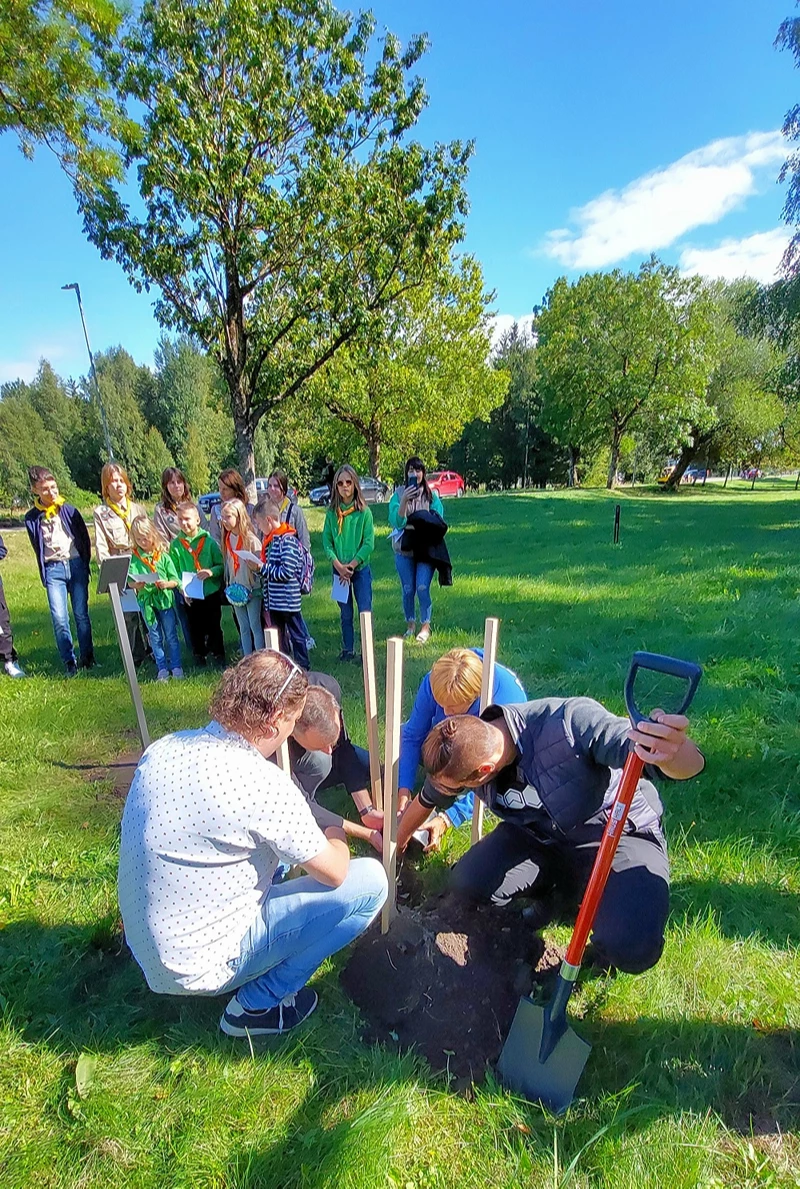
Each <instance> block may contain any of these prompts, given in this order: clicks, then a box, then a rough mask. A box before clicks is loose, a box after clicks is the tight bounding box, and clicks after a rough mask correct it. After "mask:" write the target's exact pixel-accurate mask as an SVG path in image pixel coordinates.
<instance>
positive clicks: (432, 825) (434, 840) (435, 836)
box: [423, 814, 450, 855]
mask: <svg viewBox="0 0 800 1189" xmlns="http://www.w3.org/2000/svg"><path fill="white" fill-rule="evenodd" d="M449 825H450V823H449V822H448V820H447V818H446V817H445V816H444V815H443V814H437V815H436V817H432V818H431V820H430V821H429V822H428V823H427V825H426V826H425V829H426V830H427V831H428V836H429V838H428V845H427V846H425V847H423V850H424V852H425V854H426V855H432V854H433V853H434V852H435V851H437V850H439V848H440V847H441V845H442V839H443V838H444V836H445V834H446V833H447V829H448V826H449Z"/></svg>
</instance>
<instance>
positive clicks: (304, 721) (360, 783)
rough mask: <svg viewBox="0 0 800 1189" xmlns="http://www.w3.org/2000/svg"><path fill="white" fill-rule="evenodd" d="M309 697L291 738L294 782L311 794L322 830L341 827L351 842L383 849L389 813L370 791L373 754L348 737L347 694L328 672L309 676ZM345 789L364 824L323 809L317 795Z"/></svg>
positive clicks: (309, 801)
mask: <svg viewBox="0 0 800 1189" xmlns="http://www.w3.org/2000/svg"><path fill="white" fill-rule="evenodd" d="M307 677H308V695H307V697H306V702H305V706H304V707H303V712H302V714H301V715H300V716H299V718H298V719H297V721H296V722H295V725H294V730H293V731H292V735H291V738H290V739H289V756H290V758H291V762H292V777H293V779H294V781H295V783H296V784H298V785H299V786H300V788H301V789H302V790H303V792H304V793H305V794H306V799H307V800H308V803H309V805H310V806H311V812H312V813H313V814H314V818H315V820H316V821H317V823H318V824H319V825H321V826H323V827H324V826H327V825H338V826H341V827H342V829H343V830H344V832H345V833H346V834H348V835H349V836H350V837H351V838H360V839H362V840H363V841H365V842H369V843H370V844H371V845H372V846H374V847H375V849H376V850H377V851H379V852H381V851H382V849H383V837H382V834H381V831H382V830H383V814H382V813H381V812H380V811H378V810H376V809H375V807H374V805H373V804H372V798H371V796H370V794H369V792H368V791H367V785H368V784H369V780H370V772H369V752H368V751H367V750H366V749H365V748H363V747H358V746H356V744H355V743H353V741H352V740H351V738H350V736H349V735H348V733H347V727H346V726H345V721H344V715H343V714H342V707H341V701H342V690H341V686H340V685H339V682H338V681H337V680H336V678H335V677H331V676H329V674H327V673H314V672H310V673H308V674H307ZM339 785H344V788H345V789H346V791H347V792H348V793H349V794H350V796H351V797H352V798H353V802H354V804H355V807H356V809H357V810H358V815H359V817H360V818H361V821H360V823H356V822H351V821H348V820H347V818H343V817H340V816H339V814H334V813H332V812H331V811H330V810H328V809H325V808H324V806H322V805H319V804H317V800H316V795H317V793H318V792H322V791H324V790H325V789H334V788H337V787H338V786H339Z"/></svg>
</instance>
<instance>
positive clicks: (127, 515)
mask: <svg viewBox="0 0 800 1189" xmlns="http://www.w3.org/2000/svg"><path fill="white" fill-rule="evenodd" d="M106 507H108V508H110V509H111V511H112V512H116V514H117V516H119V518H120V520H121V521H122V523H123V524H124V525H125V527H126V529H127V530H128V532H130V531H131V520H132V519H133V517H132V516H131V505H130V503H129V502H128V503H127V505H126V508H125V511H124V512H123V510H122V508H120V507H119V505H118V504H112V503H111V500H106Z"/></svg>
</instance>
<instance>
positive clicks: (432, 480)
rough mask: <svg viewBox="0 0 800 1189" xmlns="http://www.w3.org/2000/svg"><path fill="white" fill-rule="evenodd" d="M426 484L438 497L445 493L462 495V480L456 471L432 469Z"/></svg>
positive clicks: (463, 485)
mask: <svg viewBox="0 0 800 1189" xmlns="http://www.w3.org/2000/svg"><path fill="white" fill-rule="evenodd" d="M428 486H429V487H430V489H431V491H435V492H436V493H437V494H438V495H439V497H440V498H441V497H443V496H446V495H455V496H459V497H460V496H462V495H463V494H464V487H465V484H464V480H463V479H462V478H461V476H460V475H459V474H458V473H457V472H456V471H432V472H431V473H430V475H428Z"/></svg>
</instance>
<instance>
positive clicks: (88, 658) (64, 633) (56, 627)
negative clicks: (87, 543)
mask: <svg viewBox="0 0 800 1189" xmlns="http://www.w3.org/2000/svg"><path fill="white" fill-rule="evenodd" d="M44 586H45V590H46V591H47V602H48V603H49V605H50V617H51V619H52V621H53V633H54V635H55V638H56V647H57V648H58V651H59V655H60V657H61V659H62V661H63V662H64V664H65V666H66V668H67V672H74V671H75V669H76V667H77V666H76V661H75V649H74V648H73V646H72V632H71V631H70V626H69V606H68V603H67V596H69V598H70V600H71V601H72V614H73V615H74V616H75V627H76V629H77V634H78V648H79V650H80V654H81V668H88V667H89V666H90V665H93V664H94V644H93V643H92V624H91V621H90V619H89V567H88V566H87V564H86V562H85V561H84V560H83V558H82V557H73V558H70V560H69V561H51V562H47V564H46V565H45V567H44Z"/></svg>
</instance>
